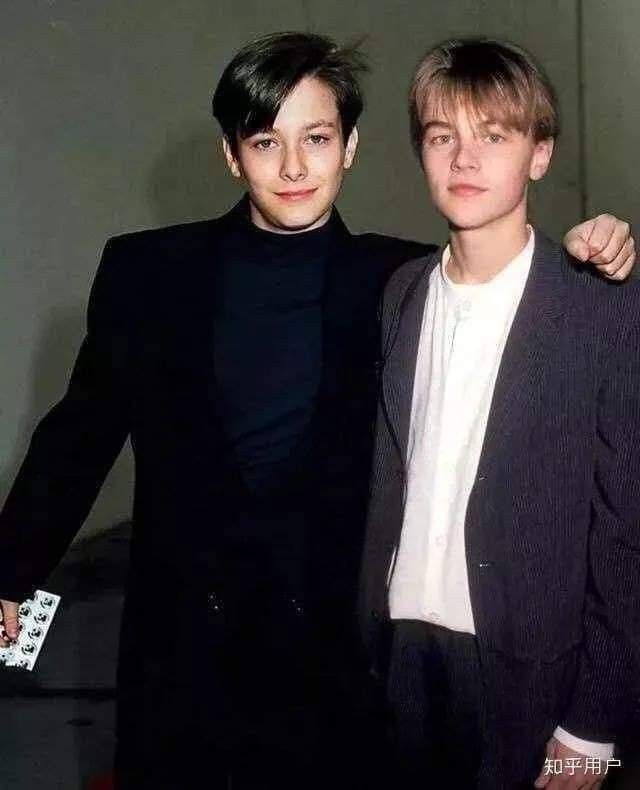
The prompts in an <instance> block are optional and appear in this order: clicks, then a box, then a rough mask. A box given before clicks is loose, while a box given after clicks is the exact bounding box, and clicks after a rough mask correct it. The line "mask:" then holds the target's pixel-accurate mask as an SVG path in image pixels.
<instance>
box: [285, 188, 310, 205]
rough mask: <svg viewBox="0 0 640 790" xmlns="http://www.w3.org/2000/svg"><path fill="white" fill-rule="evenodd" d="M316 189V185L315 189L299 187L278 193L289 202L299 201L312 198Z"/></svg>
mask: <svg viewBox="0 0 640 790" xmlns="http://www.w3.org/2000/svg"><path fill="white" fill-rule="evenodd" d="M316 189H317V187H314V188H313V189H298V190H295V191H289V192H276V195H277V196H278V197H279V198H280V200H286V201H287V203H297V202H298V201H301V200H306V199H307V198H310V197H311V195H313V194H314V192H315V191H316Z"/></svg>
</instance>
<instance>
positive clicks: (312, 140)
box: [224, 78, 358, 233]
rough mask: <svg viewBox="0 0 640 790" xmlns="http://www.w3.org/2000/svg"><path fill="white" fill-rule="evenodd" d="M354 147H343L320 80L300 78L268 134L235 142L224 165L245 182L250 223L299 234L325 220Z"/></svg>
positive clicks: (331, 101) (332, 102)
mask: <svg viewBox="0 0 640 790" xmlns="http://www.w3.org/2000/svg"><path fill="white" fill-rule="evenodd" d="M357 143H358V133H357V131H356V130H355V129H354V130H353V132H352V133H351V135H350V137H349V139H348V141H347V144H346V146H345V144H344V141H343V136H342V127H341V123H340V115H339V113H338V106H337V104H336V99H335V94H334V93H333V91H332V90H331V89H330V88H329V87H328V86H327V85H326V84H325V83H324V82H322V81H321V80H319V79H316V78H305V79H303V80H301V81H300V82H299V83H298V84H297V85H296V87H295V88H294V89H293V90H292V91H291V93H290V94H289V95H288V96H287V98H286V99H285V101H284V102H283V103H282V106H281V107H280V111H279V112H278V114H277V115H276V118H275V120H274V123H273V129H270V130H268V131H266V132H258V133H256V134H254V135H252V136H251V137H247V138H246V139H242V138H240V137H238V140H237V151H236V153H235V154H234V153H233V152H232V151H231V148H230V146H229V144H228V142H227V141H226V140H225V141H224V150H225V156H226V158H227V164H228V165H229V168H230V170H231V172H232V173H233V175H234V176H236V177H237V178H243V179H244V180H245V181H246V182H247V186H248V189H249V198H250V204H251V219H252V220H253V222H254V223H255V224H256V225H257V226H258V227H260V228H263V229H265V230H271V231H276V232H279V233H299V232H301V231H305V230H312V229H313V228H317V227H320V226H321V225H323V224H324V223H325V222H326V221H327V220H328V219H329V215H330V213H331V207H332V206H333V202H334V201H335V199H336V196H337V194H338V192H339V190H340V186H341V184H342V178H343V176H344V171H345V170H347V169H348V168H349V167H351V163H352V162H353V157H354V155H355V151H356V146H357Z"/></svg>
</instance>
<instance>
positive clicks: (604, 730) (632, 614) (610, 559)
mask: <svg viewBox="0 0 640 790" xmlns="http://www.w3.org/2000/svg"><path fill="white" fill-rule="evenodd" d="M625 287H630V286H625ZM634 306H635V311H636V316H638V314H639V313H640V302H638V301H635V302H634ZM633 320H634V324H633V325H632V326H631V328H630V329H628V331H626V332H624V333H622V335H623V337H622V340H621V342H619V343H618V344H617V347H616V348H615V349H614V350H613V352H612V353H611V357H610V359H609V364H608V370H607V373H606V375H605V376H604V379H603V381H602V384H601V387H600V393H599V399H598V412H597V426H596V459H595V474H594V480H593V497H592V505H591V529H590V538H589V574H588V580H587V590H586V597H585V606H584V613H583V642H582V646H581V650H580V655H579V664H578V675H577V682H576V684H575V688H574V690H573V694H572V697H571V700H570V704H569V707H568V710H567V711H566V713H565V716H564V718H563V720H562V722H561V726H562V727H563V729H565V730H568V731H569V732H571V733H572V734H573V735H576V736H577V737H580V738H583V739H585V740H591V741H601V742H613V741H615V740H616V736H619V735H620V733H621V732H622V731H623V730H624V728H625V724H626V723H627V720H628V718H629V716H632V715H634V713H637V708H638V694H639V693H640V688H639V680H640V324H639V323H638V318H637V317H635V316H634V318H633ZM567 560H568V561H570V558H567ZM634 708H635V709H636V710H635V711H634V710H633V709H634Z"/></svg>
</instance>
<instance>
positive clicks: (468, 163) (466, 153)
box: [451, 140, 479, 171]
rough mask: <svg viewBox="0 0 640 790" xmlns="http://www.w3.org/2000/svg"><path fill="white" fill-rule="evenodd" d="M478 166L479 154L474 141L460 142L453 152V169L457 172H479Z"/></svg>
mask: <svg viewBox="0 0 640 790" xmlns="http://www.w3.org/2000/svg"><path fill="white" fill-rule="evenodd" d="M478 166H479V160H478V152H477V150H476V146H475V143H474V141H472V140H459V141H458V143H457V144H456V147H455V150H454V152H453V159H452V160H451V169H452V170H455V171H460V170H477V169H478Z"/></svg>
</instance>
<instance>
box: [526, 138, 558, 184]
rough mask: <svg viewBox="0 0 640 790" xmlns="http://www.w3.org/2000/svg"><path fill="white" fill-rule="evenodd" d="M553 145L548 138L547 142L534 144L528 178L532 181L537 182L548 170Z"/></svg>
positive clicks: (542, 141)
mask: <svg viewBox="0 0 640 790" xmlns="http://www.w3.org/2000/svg"><path fill="white" fill-rule="evenodd" d="M553 143H554V140H553V138H552V137H549V138H548V139H547V140H540V141H539V142H537V143H536V144H535V148H534V149H533V157H532V158H531V164H530V166H529V178H530V179H531V180H532V181H539V180H540V179H541V178H542V177H543V176H544V174H545V173H546V172H547V170H548V169H549V165H550V163H551V156H552V154H553Z"/></svg>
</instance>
